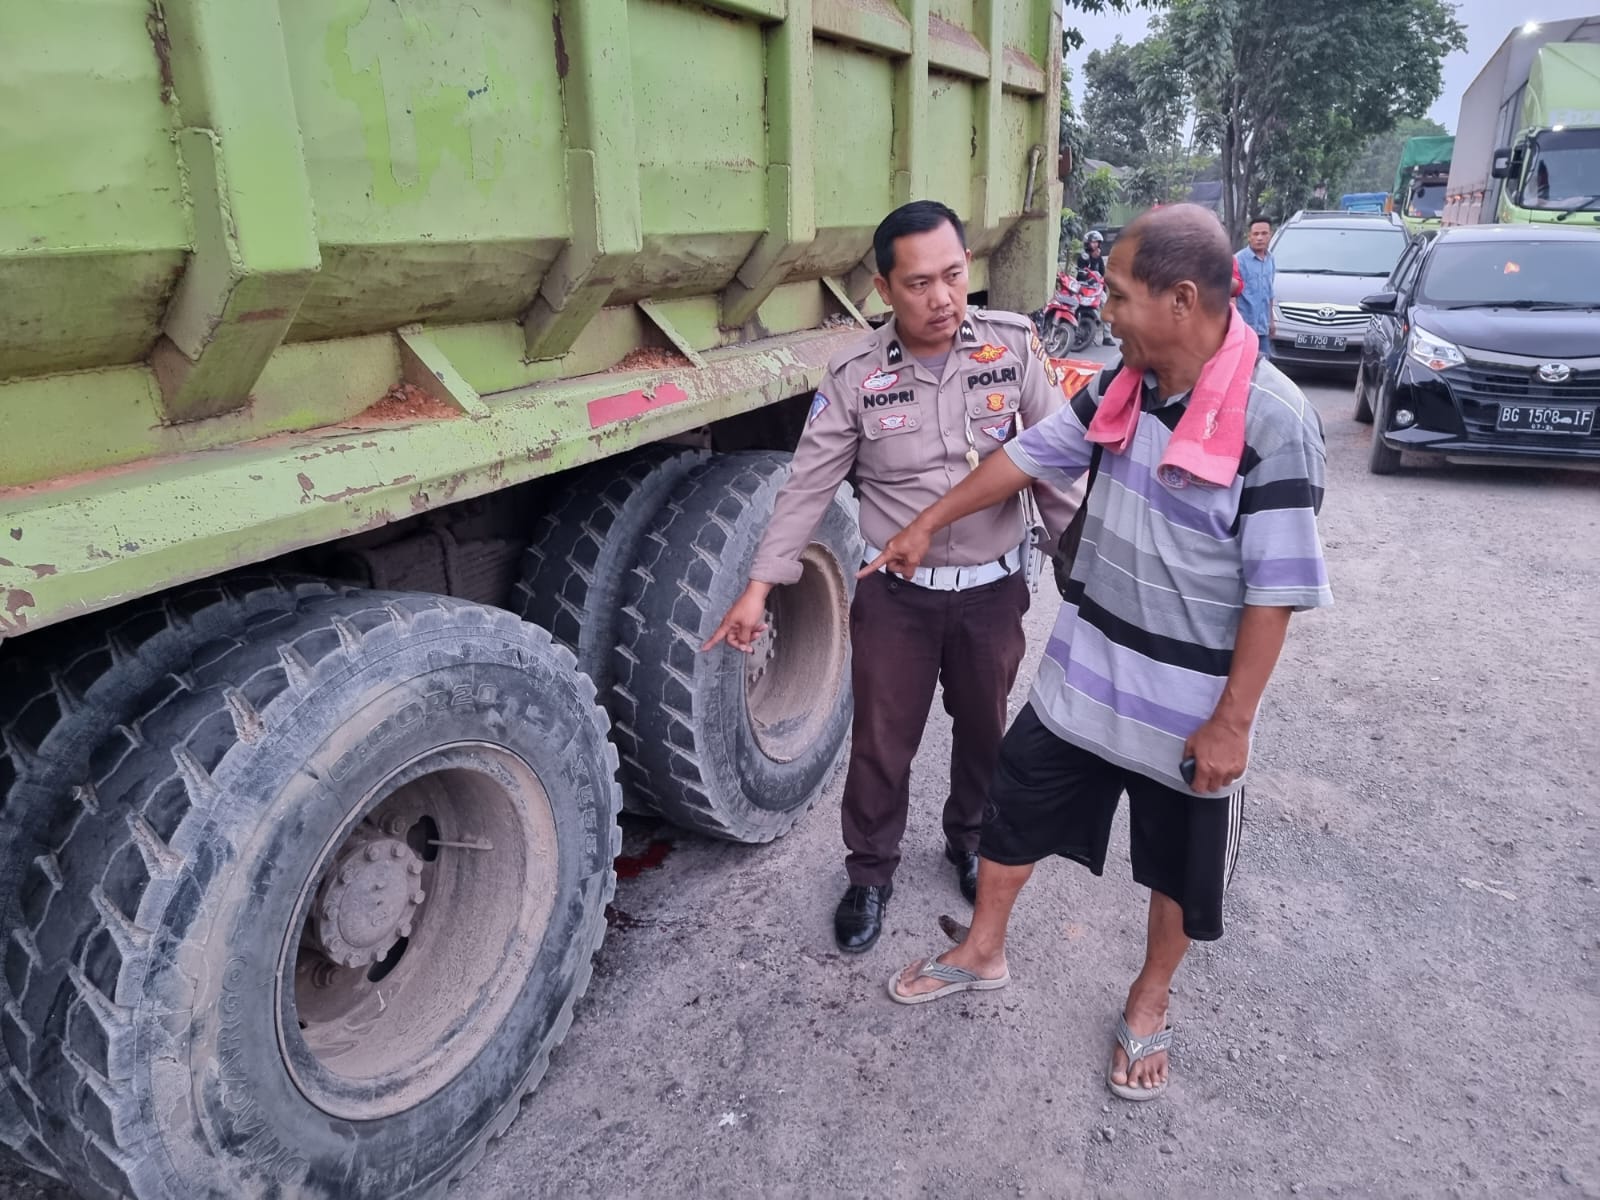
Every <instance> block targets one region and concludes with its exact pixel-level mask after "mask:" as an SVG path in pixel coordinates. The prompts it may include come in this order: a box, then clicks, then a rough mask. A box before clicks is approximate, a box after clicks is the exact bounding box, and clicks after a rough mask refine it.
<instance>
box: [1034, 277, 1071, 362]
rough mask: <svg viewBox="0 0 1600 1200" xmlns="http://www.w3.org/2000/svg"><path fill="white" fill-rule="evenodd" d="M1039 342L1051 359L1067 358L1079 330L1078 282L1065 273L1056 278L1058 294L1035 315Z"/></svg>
mask: <svg viewBox="0 0 1600 1200" xmlns="http://www.w3.org/2000/svg"><path fill="white" fill-rule="evenodd" d="M1034 324H1036V325H1037V326H1038V327H1039V340H1040V341H1041V342H1043V343H1044V350H1045V353H1046V354H1048V355H1049V356H1050V357H1051V358H1065V357H1066V355H1067V353H1068V347H1069V346H1070V345H1071V344H1072V336H1073V334H1074V333H1075V332H1076V331H1077V328H1078V281H1077V280H1076V279H1074V278H1072V276H1070V275H1067V274H1065V273H1063V274H1060V275H1057V276H1056V294H1055V295H1054V296H1052V297H1051V299H1050V303H1049V304H1046V305H1045V306H1044V307H1043V308H1041V309H1040V310H1039V311H1038V312H1037V313H1035V314H1034Z"/></svg>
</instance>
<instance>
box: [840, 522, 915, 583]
mask: <svg viewBox="0 0 1600 1200" xmlns="http://www.w3.org/2000/svg"><path fill="white" fill-rule="evenodd" d="M929 540H930V539H929V536H928V534H926V533H924V532H923V530H922V527H921V526H920V525H918V524H916V523H915V522H913V523H912V524H910V525H907V526H906V527H905V528H904V529H902V530H901V531H900V532H899V533H897V534H895V535H894V536H893V537H892V538H890V539H889V544H888V545H887V546H885V547H884V548H883V553H882V554H880V555H878V557H877V558H875V559H873V560H872V561H871V562H869V563H868V564H867V565H866V566H864V567H862V568H861V570H859V571H857V572H856V578H857V579H865V578H866V577H867V576H868V575H871V574H872V573H873V572H874V571H876V570H877V569H878V568H879V567H888V568H889V571H890V573H891V574H894V575H898V576H900V578H902V579H910V578H911V577H912V576H913V575H915V574H916V573H917V568H918V567H920V566H921V565H922V560H923V558H925V557H926V556H927V553H928V542H929Z"/></svg>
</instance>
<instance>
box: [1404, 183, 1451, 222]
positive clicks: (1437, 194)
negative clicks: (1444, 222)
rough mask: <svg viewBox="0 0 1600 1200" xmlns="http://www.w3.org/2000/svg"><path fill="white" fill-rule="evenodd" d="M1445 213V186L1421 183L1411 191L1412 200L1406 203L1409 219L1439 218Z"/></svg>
mask: <svg viewBox="0 0 1600 1200" xmlns="http://www.w3.org/2000/svg"><path fill="white" fill-rule="evenodd" d="M1443 211H1444V184H1442V183H1419V184H1415V185H1414V186H1413V187H1412V189H1411V199H1410V200H1409V201H1407V202H1406V216H1408V217H1437V216H1438V215H1439V214H1440V213H1442V212H1443Z"/></svg>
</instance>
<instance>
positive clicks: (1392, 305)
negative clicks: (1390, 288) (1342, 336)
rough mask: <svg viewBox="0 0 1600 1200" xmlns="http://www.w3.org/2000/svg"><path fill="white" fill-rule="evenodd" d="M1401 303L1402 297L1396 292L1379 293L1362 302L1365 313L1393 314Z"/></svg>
mask: <svg viewBox="0 0 1600 1200" xmlns="http://www.w3.org/2000/svg"><path fill="white" fill-rule="evenodd" d="M1399 303H1400V297H1399V295H1398V294H1397V293H1395V292H1377V293H1375V294H1374V295H1371V296H1368V297H1366V299H1364V300H1362V301H1361V308H1362V311H1363V312H1369V313H1393V312H1394V311H1395V309H1396V307H1397V306H1398V305H1399Z"/></svg>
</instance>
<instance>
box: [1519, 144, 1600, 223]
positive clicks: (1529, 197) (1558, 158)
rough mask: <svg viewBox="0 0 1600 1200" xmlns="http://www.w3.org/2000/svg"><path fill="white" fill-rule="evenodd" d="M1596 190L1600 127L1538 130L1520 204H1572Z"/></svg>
mask: <svg viewBox="0 0 1600 1200" xmlns="http://www.w3.org/2000/svg"><path fill="white" fill-rule="evenodd" d="M1596 194H1600V129H1566V130H1561V131H1559V132H1558V131H1555V130H1551V131H1550V132H1549V133H1541V134H1540V135H1539V140H1538V141H1537V142H1535V143H1534V147H1533V153H1532V158H1531V159H1530V161H1529V163H1528V171H1527V174H1526V175H1524V176H1523V179H1522V200H1521V204H1522V206H1523V207H1524V208H1538V209H1549V210H1560V209H1566V208H1575V207H1577V206H1578V205H1580V204H1582V203H1583V202H1584V201H1586V200H1588V199H1590V198H1591V197H1593V196H1595V195H1596Z"/></svg>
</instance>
